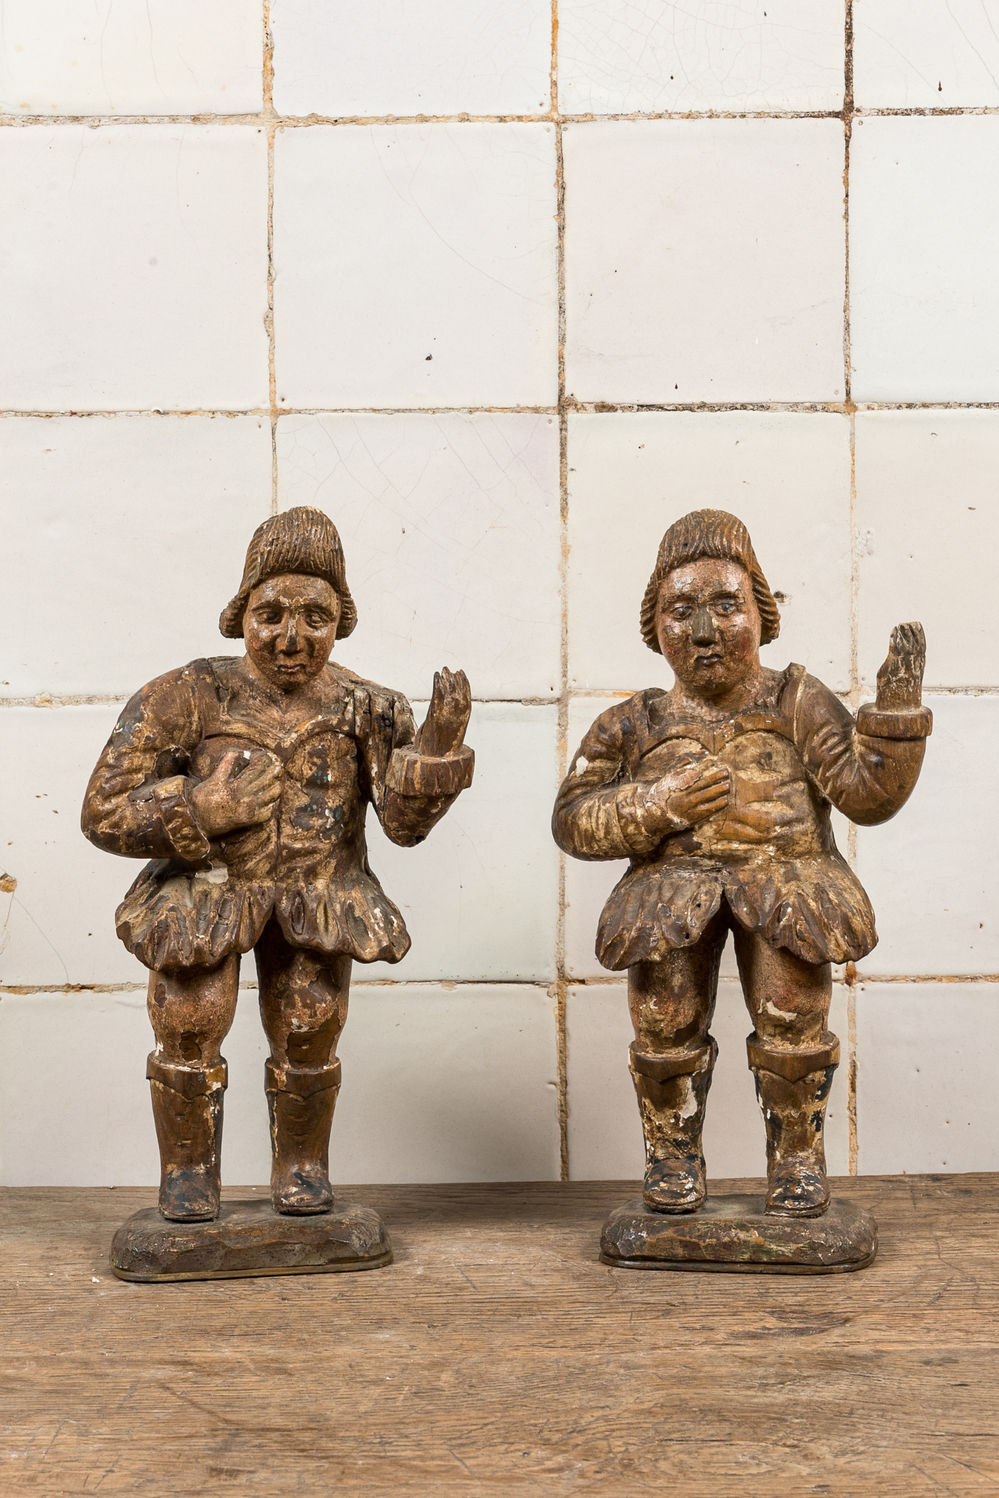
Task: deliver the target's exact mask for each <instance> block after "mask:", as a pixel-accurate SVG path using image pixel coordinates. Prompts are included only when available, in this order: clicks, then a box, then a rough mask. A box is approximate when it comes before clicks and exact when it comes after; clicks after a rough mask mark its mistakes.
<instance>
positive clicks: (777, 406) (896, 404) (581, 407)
mask: <svg viewBox="0 0 999 1498" xmlns="http://www.w3.org/2000/svg"><path fill="white" fill-rule="evenodd" d="M657 411H661V412H664V413H667V414H670V413H677V414H683V413H687V414H690V415H705V416H711V415H717V414H720V413H723V412H726V411H758V412H760V413H761V414H763V415H773V414H774V413H778V414H782V415H783V414H799V415H805V416H809V415H817V414H825V415H833V416H850V415H852V414H854V413H855V412H857V413H864V414H867V413H869V412H876V411H929V412H935V411H999V401H984V400H982V401H974V400H967V401H946V400H937V401H857V402H853V401H852V400H851V401H833V400H829V401H823V400H811V401H736V400H729V401H687V402H686V403H685V404H684V403H682V402H677V401H663V402H660V403H655V402H635V401H578V400H575V399H574V398H573V397H571V396H569V397H567V398H566V399H565V400H563V401H562V402H561V403H560V404H558V405H554V406H288V405H281V406H275V407H274V408H273V409H272V408H271V407H270V406H240V407H235V406H233V407H227V408H225V409H223V408H221V407H211V406H192V407H185V408H183V409H180V408H176V409H169V410H167V409H164V408H162V407H159V406H141V407H140V406H120V407H114V408H111V407H108V408H105V409H100V410H98V409H96V408H95V409H93V410H86V411H79V410H76V409H72V408H67V409H64V410H55V409H53V410H51V411H39V410H37V409H36V410H28V409H25V408H21V407H15V406H8V407H5V408H4V409H2V410H0V420H9V421H28V420H30V421H54V420H56V419H57V418H62V417H67V416H72V417H73V418H75V419H76V420H78V421H86V420H96V421H104V420H107V419H109V418H112V417H119V416H136V417H140V416H142V417H149V416H166V417H180V418H189V417H192V416H200V417H210V418H212V419H218V418H222V419H224V420H229V421H234V420H236V418H237V417H246V416H258V417H267V418H272V419H275V420H277V419H280V418H281V417H285V416H478V415H496V416H557V415H560V414H563V413H566V414H570V415H580V416H591V415H599V416H604V415H628V414H630V413H633V412H640V413H646V412H657Z"/></svg>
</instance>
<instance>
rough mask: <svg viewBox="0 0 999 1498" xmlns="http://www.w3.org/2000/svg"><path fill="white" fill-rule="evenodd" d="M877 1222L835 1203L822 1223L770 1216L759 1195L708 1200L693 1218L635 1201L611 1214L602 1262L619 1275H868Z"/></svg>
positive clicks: (847, 1205)
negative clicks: (640, 1271)
mask: <svg viewBox="0 0 999 1498" xmlns="http://www.w3.org/2000/svg"><path fill="white" fill-rule="evenodd" d="M877 1249H878V1230H877V1224H876V1223H875V1221H874V1218H873V1217H872V1216H871V1214H870V1212H865V1211H864V1209H863V1208H862V1207H858V1206H856V1205H855V1204H854V1203H853V1202H850V1201H844V1200H842V1199H840V1200H836V1199H834V1200H833V1202H832V1203H831V1205H830V1207H829V1210H828V1211H827V1212H826V1213H824V1214H823V1216H821V1217H790V1216H787V1217H781V1216H776V1215H774V1216H768V1215H767V1214H766V1213H765V1212H764V1198H763V1197H762V1196H714V1197H709V1198H708V1200H707V1201H706V1202H705V1204H704V1206H703V1207H701V1208H700V1210H699V1211H697V1212H683V1213H680V1212H653V1211H652V1210H651V1209H650V1208H649V1207H647V1206H646V1205H645V1202H644V1201H643V1200H642V1198H641V1197H640V1196H637V1197H633V1198H632V1200H631V1201H629V1202H626V1203H625V1204H624V1206H622V1207H619V1208H618V1210H617V1211H616V1212H612V1213H611V1215H610V1217H608V1219H607V1221H606V1222H605V1223H604V1229H603V1233H602V1234H601V1238H600V1260H601V1263H603V1264H611V1265H613V1266H614V1267H615V1268H618V1269H673V1270H677V1269H678V1270H688V1271H692V1270H701V1271H703V1270H708V1271H713V1272H714V1273H716V1274H846V1273H849V1272H850V1271H852V1270H854V1269H866V1268H867V1266H868V1264H872V1263H873V1262H874V1256H875V1254H876V1253H877Z"/></svg>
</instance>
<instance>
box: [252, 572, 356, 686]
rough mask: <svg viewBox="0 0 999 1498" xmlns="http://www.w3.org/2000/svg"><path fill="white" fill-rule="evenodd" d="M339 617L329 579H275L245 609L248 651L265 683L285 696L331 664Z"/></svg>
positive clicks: (291, 575) (256, 592)
mask: <svg viewBox="0 0 999 1498" xmlns="http://www.w3.org/2000/svg"><path fill="white" fill-rule="evenodd" d="M339 618H340V600H339V599H338V598H337V596H336V593H335V592H334V591H333V589H332V588H331V587H330V585H329V583H328V582H326V581H325V579H323V578H321V577H299V576H297V575H296V574H294V573H285V574H283V575H282V576H280V577H270V578H268V579H267V581H266V582H265V583H261V584H260V586H259V588H254V590H253V592H252V593H251V594H250V598H249V602H248V603H247V605H246V612H245V614H244V615H243V637H244V639H245V641H246V653H247V655H248V656H249V657H250V660H251V662H252V663H253V665H254V666H255V668H256V670H257V671H258V672H259V674H260V675H261V676H262V677H263V678H264V680H265V681H268V682H270V683H271V685H272V686H275V687H280V688H281V690H282V691H283V692H294V691H297V690H298V689H300V688H301V687H303V686H305V685H306V683H307V682H310V681H312V679H313V678H314V677H316V676H318V675H319V673H320V672H321V671H322V669H323V667H324V666H325V665H326V662H327V661H328V660H329V658H330V652H331V651H332V649H333V642H334V640H335V639H336V627H337V622H338V621H339Z"/></svg>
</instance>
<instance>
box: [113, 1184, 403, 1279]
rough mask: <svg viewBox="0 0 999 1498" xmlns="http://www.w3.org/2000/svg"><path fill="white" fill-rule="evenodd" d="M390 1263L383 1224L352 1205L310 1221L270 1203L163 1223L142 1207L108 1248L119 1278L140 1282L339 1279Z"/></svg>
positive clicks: (231, 1206)
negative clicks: (263, 1277) (278, 1276)
mask: <svg viewBox="0 0 999 1498" xmlns="http://www.w3.org/2000/svg"><path fill="white" fill-rule="evenodd" d="M391 1262H392V1246H391V1244H390V1243H389V1239H388V1234H387V1233H386V1231H385V1227H384V1224H383V1223H382V1220H381V1218H380V1217H379V1216H378V1213H377V1212H376V1211H375V1210H374V1209H373V1208H372V1207H362V1206H361V1205H359V1203H357V1202H339V1201H338V1202H335V1203H334V1206H333V1210H332V1211H330V1212H321V1213H317V1214H316V1215H314V1216H309V1217H286V1216H284V1215H282V1214H281V1213H278V1212H275V1211H274V1209H273V1207H272V1206H271V1204H270V1202H269V1201H236V1202H227V1203H225V1204H224V1205H223V1207H222V1210H221V1212H220V1213H219V1215H218V1217H217V1218H216V1219H215V1220H214V1221H213V1222H168V1221H167V1219H166V1218H165V1217H163V1216H162V1214H161V1213H160V1211H159V1209H158V1208H157V1207H146V1208H145V1210H144V1211H141V1212H136V1213H135V1214H134V1216H132V1217H130V1218H129V1219H128V1220H127V1222H123V1223H122V1225H121V1227H120V1228H119V1229H118V1231H117V1232H116V1233H115V1235H114V1241H113V1243H112V1245H111V1268H112V1270H113V1272H114V1273H115V1274H116V1275H117V1277H118V1278H119V1279H120V1280H134V1281H139V1282H142V1283H162V1282H163V1281H165V1280H232V1279H249V1278H251V1277H253V1276H256V1275H263V1274H337V1273H344V1272H349V1271H353V1270H359V1269H381V1268H382V1267H383V1266H384V1265H386V1264H391Z"/></svg>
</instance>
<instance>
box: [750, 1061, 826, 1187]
mask: <svg viewBox="0 0 999 1498" xmlns="http://www.w3.org/2000/svg"><path fill="white" fill-rule="evenodd" d="M746 1044H747V1047H748V1049H749V1065H750V1067H751V1068H752V1070H753V1073H754V1075H755V1077H756V1096H757V1097H758V1098H759V1100H760V1107H761V1108H762V1110H763V1121H764V1124H765V1126H766V1131H767V1205H766V1210H767V1212H770V1213H773V1214H775V1215H776V1214H782V1215H784V1216H787V1217H821V1215H822V1213H823V1212H824V1211H825V1210H826V1208H827V1207H828V1206H829V1183H828V1181H827V1180H826V1155H825V1144H824V1141H823V1137H822V1130H823V1126H824V1124H825V1116H826V1102H827V1099H828V1097H829V1089H830V1088H831V1086H832V1079H833V1074H834V1073H835V1071H836V1067H837V1065H838V1063H839V1041H838V1040H837V1039H836V1036H835V1035H830V1036H829V1038H828V1043H827V1044H826V1045H824V1046H819V1047H815V1048H812V1049H810V1050H807V1051H801V1050H797V1051H784V1050H778V1049H777V1048H776V1047H775V1046H771V1045H768V1044H766V1043H765V1042H764V1041H761V1040H759V1039H757V1036H756V1034H755V1032H754V1033H753V1034H752V1035H750V1036H749V1038H748V1040H747V1042H746Z"/></svg>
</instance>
